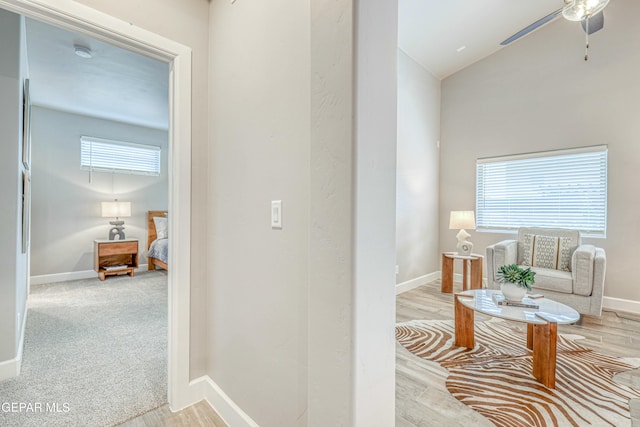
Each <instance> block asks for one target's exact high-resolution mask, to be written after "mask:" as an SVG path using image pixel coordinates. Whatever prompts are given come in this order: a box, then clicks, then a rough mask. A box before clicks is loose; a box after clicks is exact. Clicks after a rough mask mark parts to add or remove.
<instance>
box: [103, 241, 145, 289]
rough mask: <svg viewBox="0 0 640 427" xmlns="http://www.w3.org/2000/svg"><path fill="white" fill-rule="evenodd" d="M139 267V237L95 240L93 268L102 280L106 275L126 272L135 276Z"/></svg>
mask: <svg viewBox="0 0 640 427" xmlns="http://www.w3.org/2000/svg"><path fill="white" fill-rule="evenodd" d="M136 268H138V239H124V240H106V239H105V240H103V239H99V240H94V241H93V269H94V270H95V271H96V272H98V277H100V280H104V279H105V276H111V275H114V274H123V273H126V274H128V275H129V276H131V277H133V271H134V270H135V269H136Z"/></svg>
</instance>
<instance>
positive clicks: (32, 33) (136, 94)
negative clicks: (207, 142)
mask: <svg viewBox="0 0 640 427" xmlns="http://www.w3.org/2000/svg"><path fill="white" fill-rule="evenodd" d="M26 22H27V23H26V38H27V57H28V61H29V89H30V90H29V92H30V97H31V102H32V104H33V105H39V106H43V107H48V108H53V109H57V110H62V111H68V112H71V113H80V114H83V115H88V116H93V117H99V118H103V119H109V120H115V121H119V122H124V123H130V124H135V125H140V126H146V127H152V128H157V129H168V123H169V89H168V87H169V65H168V64H166V63H163V62H160V61H157V60H155V59H151V58H147V57H145V56H142V55H139V54H136V53H133V52H129V51H127V50H125V49H122V48H119V47H116V46H113V45H110V44H108V43H104V42H101V41H98V40H95V39H92V38H90V37H87V36H84V35H79V34H75V33H72V32H69V31H66V30H63V29H60V28H57V27H53V26H51V25H48V24H44V23H42V22H39V21H35V20H33V19H27V20H26ZM76 44H78V45H83V46H86V47H89V48H91V51H92V55H93V56H92V58H89V59H84V58H81V57H79V56H77V55H76V54H75V50H74V45H76Z"/></svg>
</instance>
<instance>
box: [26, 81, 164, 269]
mask: <svg viewBox="0 0 640 427" xmlns="http://www.w3.org/2000/svg"><path fill="white" fill-rule="evenodd" d="M168 78H169V77H168V74H167V79H168ZM31 134H32V148H31V152H32V178H31V184H32V194H33V197H32V214H31V224H32V228H31V276H32V277H33V276H40V275H48V274H58V273H69V272H75V271H86V270H93V240H94V239H106V238H107V237H108V232H109V229H110V228H111V227H112V226H111V225H109V221H111V220H112V219H113V218H102V217H101V216H100V215H101V205H100V202H108V201H112V200H113V199H114V198H117V199H118V200H120V201H128V202H131V217H130V218H123V219H124V221H125V230H124V231H125V235H126V237H127V238H137V239H138V240H139V251H140V252H139V254H140V255H139V258H138V261H139V263H140V264H145V263H146V262H147V261H146V250H147V211H148V210H166V209H167V208H168V181H167V176H168V174H167V157H168V152H167V145H168V134H167V131H165V130H158V129H151V128H145V127H141V126H134V125H129V124H124V123H119V122H114V121H110V120H102V119H97V118H93V117H87V116H81V115H77V114H71V113H65V112H61V111H56V110H51V109H48V108H41V107H34V108H33V110H32V133H31ZM82 136H93V137H98V138H104V139H113V140H116V141H125V142H132V143H136V144H146V145H153V146H158V147H160V148H161V150H162V151H161V156H160V159H161V162H162V163H161V168H160V170H161V174H160V176H157V177H155V176H144V175H129V174H118V173H116V174H112V173H105V172H94V173H93V174H92V175H93V176H92V180H91V182H89V172H88V171H83V170H80V137H82Z"/></svg>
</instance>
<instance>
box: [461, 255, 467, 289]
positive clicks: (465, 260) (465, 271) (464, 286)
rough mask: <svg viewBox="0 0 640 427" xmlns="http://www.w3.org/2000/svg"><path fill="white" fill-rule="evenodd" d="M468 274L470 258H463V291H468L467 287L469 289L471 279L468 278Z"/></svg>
mask: <svg viewBox="0 0 640 427" xmlns="http://www.w3.org/2000/svg"><path fill="white" fill-rule="evenodd" d="M468 275H469V260H468V259H463V260H462V290H463V291H466V290H467V289H469V281H468V279H467V276H468Z"/></svg>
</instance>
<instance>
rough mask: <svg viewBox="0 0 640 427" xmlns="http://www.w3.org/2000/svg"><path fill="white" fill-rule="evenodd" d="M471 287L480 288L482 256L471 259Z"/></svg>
mask: <svg viewBox="0 0 640 427" xmlns="http://www.w3.org/2000/svg"><path fill="white" fill-rule="evenodd" d="M471 289H482V257H479V258H475V259H472V260H471Z"/></svg>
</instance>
